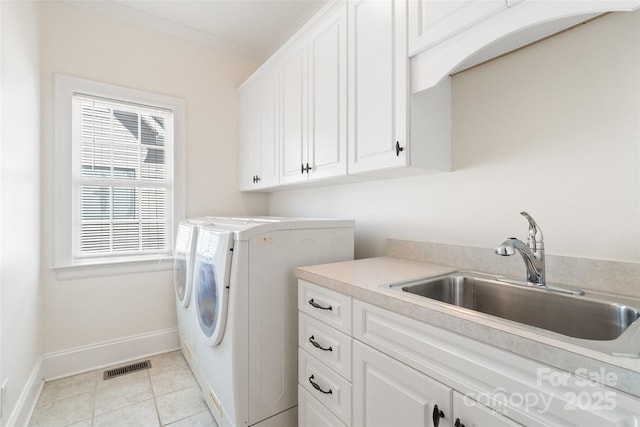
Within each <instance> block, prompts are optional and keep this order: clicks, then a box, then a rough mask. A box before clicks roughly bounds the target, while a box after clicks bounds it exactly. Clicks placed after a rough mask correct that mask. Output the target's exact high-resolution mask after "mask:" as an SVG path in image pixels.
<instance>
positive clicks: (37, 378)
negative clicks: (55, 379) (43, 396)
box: [7, 357, 44, 427]
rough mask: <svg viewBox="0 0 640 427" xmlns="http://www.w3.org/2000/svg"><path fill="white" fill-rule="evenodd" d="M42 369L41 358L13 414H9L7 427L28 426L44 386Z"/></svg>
mask: <svg viewBox="0 0 640 427" xmlns="http://www.w3.org/2000/svg"><path fill="white" fill-rule="evenodd" d="M42 367H43V364H42V357H40V358H39V359H38V361H37V362H36V366H34V367H33V370H32V371H31V375H29V379H28V380H27V384H26V385H25V386H24V388H23V389H22V393H20V397H19V398H18V403H16V406H15V408H14V409H13V412H11V416H10V417H9V420H8V421H7V426H8V427H17V426H26V425H27V424H29V420H30V419H31V414H32V413H33V410H34V409H35V407H36V402H37V401H38V396H40V391H41V390H42V386H43V385H44V381H43V379H42V378H43V375H42Z"/></svg>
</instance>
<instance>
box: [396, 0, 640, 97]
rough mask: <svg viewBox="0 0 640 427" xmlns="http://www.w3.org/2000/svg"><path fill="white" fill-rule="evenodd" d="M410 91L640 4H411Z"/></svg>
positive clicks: (609, 0) (477, 0)
mask: <svg viewBox="0 0 640 427" xmlns="http://www.w3.org/2000/svg"><path fill="white" fill-rule="evenodd" d="M408 1H409V24H408V25H409V56H411V57H412V58H411V90H412V92H414V93H416V92H420V91H422V90H425V89H428V88H431V87H433V86H434V85H436V84H438V82H440V81H441V80H442V79H443V78H445V77H446V76H448V75H450V74H453V73H455V72H458V71H461V70H464V69H466V68H469V67H472V66H474V65H477V64H479V63H482V62H484V61H487V60H490V59H492V58H496V57H498V56H500V55H503V54H505V53H508V52H511V51H513V50H515V49H517V48H520V47H522V46H526V45H527V44H530V43H533V42H535V41H537V40H541V39H543V38H545V37H548V36H551V35H553V34H556V33H558V32H560V31H562V30H565V29H567V28H570V27H572V26H574V25H578V24H580V23H582V22H584V21H587V20H589V19H591V18H593V17H595V16H598V15H599V14H602V13H605V12H611V11H628V10H634V9H637V8H639V7H640V0H593V1H589V0H571V1H539V0H408Z"/></svg>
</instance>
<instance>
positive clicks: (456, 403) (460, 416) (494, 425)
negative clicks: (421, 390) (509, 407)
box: [453, 391, 521, 427]
mask: <svg viewBox="0 0 640 427" xmlns="http://www.w3.org/2000/svg"><path fill="white" fill-rule="evenodd" d="M453 411H454V417H455V418H454V421H453V425H454V427H484V426H486V427H513V426H519V425H521V424H518V423H516V422H514V421H512V420H510V419H509V418H507V417H505V416H503V415H501V414H499V413H498V412H496V411H492V410H491V409H489V408H487V407H486V406H484V405H481V404H479V403H478V402H476V401H475V400H473V399H470V398H469V397H467V396H463V395H462V394H460V393H458V392H455V391H454V392H453Z"/></svg>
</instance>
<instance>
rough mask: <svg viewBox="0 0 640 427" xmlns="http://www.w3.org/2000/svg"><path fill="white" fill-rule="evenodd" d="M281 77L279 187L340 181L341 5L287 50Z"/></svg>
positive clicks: (343, 149) (343, 106)
mask: <svg viewBox="0 0 640 427" xmlns="http://www.w3.org/2000/svg"><path fill="white" fill-rule="evenodd" d="M281 76H282V77H281V78H282V83H281V87H282V93H281V96H282V129H283V130H282V143H281V158H282V163H281V165H282V170H281V175H280V183H282V184H285V183H291V182H299V181H306V180H314V179H321V178H328V177H333V176H341V175H346V173H347V10H346V5H344V4H343V5H342V6H341V7H340V8H338V9H337V10H336V11H335V12H333V13H332V14H330V15H329V16H328V17H327V18H326V19H324V20H323V21H322V23H320V24H319V25H318V26H317V27H316V28H314V29H313V30H312V31H311V32H310V34H309V35H308V36H307V37H305V39H304V41H303V42H302V43H300V44H299V45H298V46H297V47H296V48H294V49H292V52H291V54H290V55H288V56H286V57H285V59H284V60H283V65H282V74H281Z"/></svg>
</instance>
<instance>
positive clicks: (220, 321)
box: [194, 217, 354, 427]
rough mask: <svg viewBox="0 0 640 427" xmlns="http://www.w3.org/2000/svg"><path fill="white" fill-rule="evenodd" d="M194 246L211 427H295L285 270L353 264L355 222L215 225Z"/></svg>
mask: <svg viewBox="0 0 640 427" xmlns="http://www.w3.org/2000/svg"><path fill="white" fill-rule="evenodd" d="M198 240H199V243H198V246H197V250H196V269H195V276H194V279H195V281H194V297H195V305H196V315H197V317H198V320H197V325H198V326H199V327H198V328H197V330H196V341H195V347H194V357H195V359H196V360H197V362H198V365H199V367H200V369H201V372H202V376H201V377H200V378H199V381H200V386H201V388H202V390H203V396H204V399H205V401H206V402H207V404H208V405H209V408H210V409H211V412H212V414H213V416H214V418H215V420H216V422H217V423H218V425H219V426H220V427H228V426H234V427H244V426H260V427H263V426H264V427H267V426H279V427H285V426H295V425H297V372H298V371H297V340H298V338H297V325H298V316H297V281H296V279H295V274H294V270H295V268H296V267H300V266H303V265H311V264H321V263H327V262H335V261H344V260H350V259H353V242H354V222H353V221H351V220H318V219H299V218H298V219H296V218H274V217H257V218H216V219H214V224H213V225H206V226H203V227H202V228H201V229H200V233H199V236H198ZM207 241H208V242H209V243H206V242H207ZM200 242H201V243H200ZM205 248H207V249H205Z"/></svg>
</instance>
